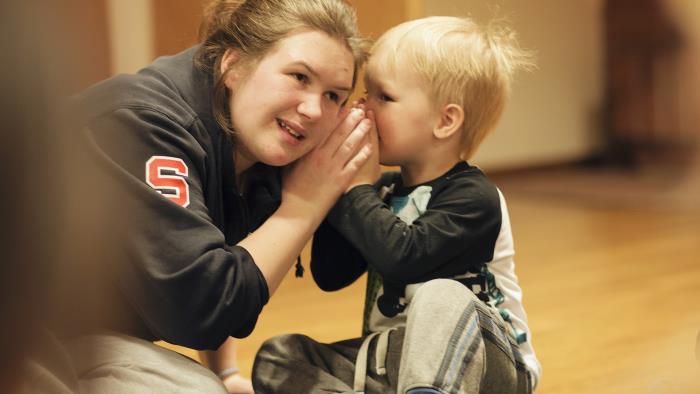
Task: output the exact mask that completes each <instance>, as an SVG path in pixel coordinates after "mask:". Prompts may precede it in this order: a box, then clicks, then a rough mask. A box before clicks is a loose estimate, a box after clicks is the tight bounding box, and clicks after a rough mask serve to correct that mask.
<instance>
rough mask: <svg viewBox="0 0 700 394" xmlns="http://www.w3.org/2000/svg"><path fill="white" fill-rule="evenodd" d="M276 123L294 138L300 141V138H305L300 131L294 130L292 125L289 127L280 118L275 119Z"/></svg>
mask: <svg viewBox="0 0 700 394" xmlns="http://www.w3.org/2000/svg"><path fill="white" fill-rule="evenodd" d="M277 124H278V125H279V126H280V128H282V129H283V130H285V131H286V132H287V133H289V135H291V136H292V137H294V138H295V139H296V140H298V141H301V140H303V139H304V138H305V137H304V136H303V135H302V134H301V133H299V132H298V131H296V130H294V129H293V128H292V127H290V126H289V125H288V124H287V123H285V122H284V121H283V120H282V119H277Z"/></svg>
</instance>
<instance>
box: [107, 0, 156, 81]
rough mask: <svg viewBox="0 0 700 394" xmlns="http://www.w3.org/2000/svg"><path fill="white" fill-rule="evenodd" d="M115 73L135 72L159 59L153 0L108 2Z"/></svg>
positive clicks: (113, 71)
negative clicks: (156, 54)
mask: <svg viewBox="0 0 700 394" xmlns="http://www.w3.org/2000/svg"><path fill="white" fill-rule="evenodd" d="M106 1H107V21H108V26H109V37H110V43H111V45H110V48H111V57H112V74H120V73H135V72H136V71H138V70H139V69H140V68H142V67H143V66H145V65H147V64H149V63H150V62H151V61H153V59H154V58H155V50H154V48H155V42H154V39H153V36H154V34H153V32H154V17H153V2H152V0H106Z"/></svg>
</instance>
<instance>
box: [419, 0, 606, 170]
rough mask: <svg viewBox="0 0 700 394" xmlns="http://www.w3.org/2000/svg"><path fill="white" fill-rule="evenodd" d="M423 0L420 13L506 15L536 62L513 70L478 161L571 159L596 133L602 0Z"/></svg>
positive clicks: (509, 163)
mask: <svg viewBox="0 0 700 394" xmlns="http://www.w3.org/2000/svg"><path fill="white" fill-rule="evenodd" d="M536 3H537V5H536V6H535V5H534V4H533V2H524V1H517V0H494V1H478V0H463V1H449V0H425V14H426V15H461V16H471V17H473V18H474V19H476V20H477V22H480V23H482V24H483V23H486V22H488V21H489V20H490V19H492V18H493V17H494V16H499V17H505V18H507V19H508V20H509V21H510V23H511V24H512V27H513V28H514V29H515V31H516V32H517V33H518V37H519V39H520V44H521V45H522V46H523V47H524V48H527V49H532V50H534V51H535V54H536V61H537V65H538V70H536V71H534V72H532V73H520V74H518V75H517V76H516V79H515V85H514V89H513V96H512V98H511V101H510V103H509V104H508V105H507V107H506V110H505V113H504V115H503V118H502V119H501V122H500V124H499V125H498V127H497V129H496V130H495V132H494V133H493V134H492V135H491V136H489V137H488V138H487V139H486V141H485V142H484V144H483V145H482V147H481V149H480V150H479V152H478V153H477V155H476V157H475V160H474V161H475V162H476V163H477V164H479V165H480V166H482V167H484V168H486V169H494V168H499V169H500V168H514V167H522V166H533V165H541V164H550V163H558V162H566V161H571V160H575V159H578V158H581V157H584V156H586V155H588V154H589V153H590V152H592V151H593V150H594V148H595V147H596V146H597V144H598V141H599V130H600V128H599V116H600V113H601V108H600V105H601V100H602V95H603V69H602V67H603V59H602V55H603V42H602V20H601V16H602V15H601V12H602V5H603V0H587V1H558V0H538V1H537V2H536Z"/></svg>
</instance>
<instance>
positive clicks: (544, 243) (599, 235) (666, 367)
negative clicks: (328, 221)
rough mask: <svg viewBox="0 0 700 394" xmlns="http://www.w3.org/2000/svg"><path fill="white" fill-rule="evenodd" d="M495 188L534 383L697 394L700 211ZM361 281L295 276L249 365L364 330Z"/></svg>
mask: <svg viewBox="0 0 700 394" xmlns="http://www.w3.org/2000/svg"><path fill="white" fill-rule="evenodd" d="M699 181H700V180H699ZM499 185H500V186H501V188H502V190H503V191H504V193H505V194H506V198H507V199H508V202H509V208H510V212H511V218H512V223H513V229H514V235H515V241H516V253H517V256H516V257H517V258H516V267H517V272H518V275H519V277H520V280H521V285H522V287H523V290H524V303H525V307H526V309H527V311H528V314H529V319H530V327H531V329H532V331H533V338H534V344H535V349H536V352H537V354H538V356H539V359H540V361H541V362H542V365H543V369H544V374H543V377H542V381H541V384H540V387H539V389H538V391H537V392H538V393H557V394H559V393H700V362H698V356H697V355H696V352H698V351H700V350H696V346H697V345H696V343H697V341H698V336H699V335H700V209H695V210H693V209H690V210H687V209H674V207H672V206H670V207H666V208H667V209H656V208H655V209H653V210H651V209H644V208H642V207H639V206H631V207H620V206H612V207H609V206H608V207H606V206H604V205H603V206H598V205H596V204H590V201H585V200H576V199H572V198H552V197H546V196H542V195H538V194H532V193H523V192H519V191H518V189H517V188H513V190H509V187H508V184H507V182H506V184H500V183H499ZM697 201H698V206H699V207H700V199H699V200H697ZM306 261H308V259H306ZM364 284H365V283H364V278H362V279H361V280H360V281H358V283H356V284H354V285H353V286H352V287H350V288H348V289H344V290H342V291H340V292H337V293H333V294H325V293H323V292H321V291H320V290H318V289H317V288H316V287H315V286H314V284H313V281H312V280H311V279H310V278H309V277H308V275H307V276H306V277H305V278H303V279H301V280H299V279H295V278H293V277H292V275H291V274H290V277H289V278H288V279H287V280H286V281H285V282H284V283H283V285H282V287H281V288H280V289H279V290H278V292H277V293H276V294H275V296H274V297H273V299H272V300H271V301H270V303H269V304H268V306H267V307H266V308H265V311H264V313H263V315H262V316H261V318H260V320H259V323H258V326H257V328H256V330H255V332H254V333H253V335H251V336H250V337H249V338H246V339H244V340H241V341H240V342H239V344H240V346H239V363H240V366H241V368H242V370H243V371H244V373H246V374H249V373H250V369H251V366H252V361H253V357H254V354H255V351H256V349H257V348H258V346H259V345H260V343H261V342H262V341H263V340H264V339H265V338H268V337H270V336H272V335H275V334H280V333H288V332H300V333H305V334H307V335H309V336H312V337H314V338H317V339H319V340H321V341H334V340H339V339H344V338H349V337H354V336H357V334H358V333H359V332H360V321H361V316H360V315H361V305H362V303H363V299H364ZM181 350H182V351H184V352H185V353H187V354H188V355H190V356H193V357H196V355H195V353H194V352H191V351H188V350H187V349H181Z"/></svg>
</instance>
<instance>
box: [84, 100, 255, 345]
mask: <svg viewBox="0 0 700 394" xmlns="http://www.w3.org/2000/svg"><path fill="white" fill-rule="evenodd" d="M188 127H193V125H181V124H179V123H178V122H175V121H173V120H172V119H171V118H170V117H168V116H167V115H165V114H164V113H160V112H158V111H157V110H155V109H150V108H121V109H117V110H114V111H112V112H110V113H107V114H104V115H102V116H99V117H96V118H94V119H93V120H92V121H91V122H89V123H88V125H87V128H86V129H85V132H86V134H87V143H88V144H89V147H90V149H89V150H90V151H93V152H94V153H95V155H94V156H93V157H94V159H95V162H96V165H97V166H99V167H100V169H101V170H100V174H102V176H103V177H104V178H105V179H106V181H104V180H103V182H102V183H101V184H106V185H108V187H109V195H110V196H111V197H110V202H109V204H111V205H112V206H113V207H114V210H113V212H114V213H115V215H116V216H120V217H118V218H115V219H118V221H120V223H121V225H120V226H119V227H120V228H118V229H116V231H115V232H114V234H115V237H117V238H119V240H118V242H120V244H121V243H122V242H123V244H124V245H125V247H124V258H123V259H121V260H120V261H122V262H123V264H120V266H119V267H110V270H116V271H115V276H116V282H117V286H118V287H119V288H120V290H121V293H123V294H124V296H125V297H126V298H127V300H128V302H129V303H130V304H131V305H132V307H133V309H134V310H135V311H136V313H137V314H138V315H139V317H140V318H141V319H142V320H143V322H144V323H145V325H146V326H147V327H148V328H149V329H150V331H151V332H152V333H153V334H154V335H155V336H156V337H158V338H160V339H164V340H166V341H168V342H171V343H175V344H179V345H184V346H187V347H191V348H195V349H215V348H217V347H218V346H219V345H220V344H221V343H222V342H223V341H224V340H225V339H226V338H227V337H228V336H236V337H245V336H247V335H249V334H250V332H251V331H252V330H253V328H254V327H255V323H256V321H257V317H258V315H259V313H260V312H261V310H262V307H263V306H264V305H265V303H266V302H267V300H268V297H269V293H268V288H267V285H266V282H265V280H264V277H263V276H262V273H261V272H260V270H259V269H258V267H257V266H256V264H255V262H254V261H253V259H252V257H251V255H250V254H249V253H248V252H247V251H246V250H245V249H243V248H242V247H239V246H230V245H227V244H226V242H225V237H224V234H223V233H222V232H221V231H220V230H219V229H218V228H217V227H216V226H215V225H214V224H213V223H212V220H211V218H210V215H209V213H208V210H207V205H206V201H205V200H204V194H203V187H204V186H203V185H205V184H206V182H205V179H206V176H207V162H206V158H207V155H209V154H211V152H206V151H205V149H204V148H202V145H201V144H200V143H198V141H197V140H196V139H195V138H194V137H193V136H192V134H191V133H189V132H188V130H187V128H188Z"/></svg>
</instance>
